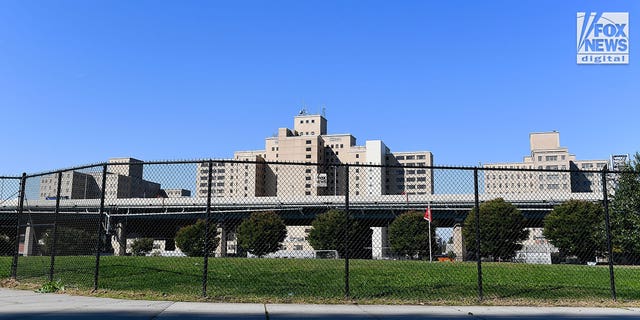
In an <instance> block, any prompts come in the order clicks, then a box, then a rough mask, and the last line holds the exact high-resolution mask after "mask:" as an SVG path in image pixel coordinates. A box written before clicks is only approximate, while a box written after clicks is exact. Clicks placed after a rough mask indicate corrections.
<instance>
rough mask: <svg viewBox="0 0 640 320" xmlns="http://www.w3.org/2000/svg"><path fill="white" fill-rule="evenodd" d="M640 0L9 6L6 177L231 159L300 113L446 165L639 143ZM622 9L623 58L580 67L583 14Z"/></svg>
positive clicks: (2, 26)
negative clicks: (547, 144) (533, 149)
mask: <svg viewBox="0 0 640 320" xmlns="http://www.w3.org/2000/svg"><path fill="white" fill-rule="evenodd" d="M639 9H640V4H639V2H631V1H598V2H594V1H481V2H472V1H465V2H463V1H443V2H435V1H415V2H413V1H227V2H222V1H219V2H218V1H79V0H78V1H29V0H27V1H25V0H19V1H10V0H3V1H1V2H0V117H1V119H2V125H0V134H1V136H2V146H3V148H2V149H3V152H2V154H3V156H2V157H0V174H4V175H18V174H20V173H21V172H23V171H26V172H38V171H46V170H49V169H57V168H61V167H70V166H75V165H81V164H87V163H94V162H101V161H105V160H106V159H108V158H110V157H123V156H133V157H137V158H139V159H143V160H165V159H200V158H209V157H213V158H226V157H230V156H232V154H233V151H235V150H252V149H261V148H264V138H265V137H267V136H271V135H272V134H274V133H275V132H277V128H279V127H292V126H293V119H292V117H293V116H294V115H295V114H297V112H298V111H299V110H300V109H301V108H302V107H303V106H306V108H307V109H308V111H309V112H311V113H319V112H320V111H321V109H322V107H323V106H324V107H326V116H327V118H328V121H329V132H330V133H347V132H348V133H351V134H353V135H354V136H356V137H357V138H358V143H359V144H364V141H366V140H372V139H382V140H384V141H385V143H386V144H387V145H388V146H389V147H390V148H391V149H392V151H412V150H429V151H432V152H433V154H434V160H435V164H437V165H476V164H478V163H489V162H505V161H521V160H522V157H523V156H525V155H527V154H528V153H529V149H528V148H529V146H528V143H529V140H528V137H529V133H530V132H539V131H551V130H558V131H560V133H561V136H560V141H561V144H562V145H563V146H566V147H568V148H569V151H570V152H572V153H574V154H576V156H577V157H578V159H602V158H608V156H609V155H610V154H612V153H634V152H636V151H639V150H640V143H639V142H640V140H639V139H638V138H639V137H640V129H638V125H637V124H638V121H639V120H638V119H640V105H639V102H640V90H638V89H640V86H639V85H640V69H639V68H638V63H640V56H638V54H637V52H638V51H637V50H640V45H636V41H634V39H635V35H636V34H640V32H639V31H638V27H639V26H640V22H638V23H636V21H639V20H636V17H640V10H639ZM578 11H609V12H615V11H624V12H629V16H630V18H629V20H630V31H629V34H630V61H631V62H630V64H629V65H624V66H604V65H600V66H585V65H577V64H576V62H575V60H576V12H578Z"/></svg>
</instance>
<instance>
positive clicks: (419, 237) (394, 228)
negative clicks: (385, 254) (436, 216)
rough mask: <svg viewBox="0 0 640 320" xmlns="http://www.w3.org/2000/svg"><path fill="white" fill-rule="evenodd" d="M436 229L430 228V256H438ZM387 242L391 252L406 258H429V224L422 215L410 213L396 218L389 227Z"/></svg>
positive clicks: (415, 212) (414, 212)
mask: <svg viewBox="0 0 640 320" xmlns="http://www.w3.org/2000/svg"><path fill="white" fill-rule="evenodd" d="M435 236H436V228H435V226H433V225H432V226H431V251H432V255H437V254H438V242H437V241H436V238H435ZM389 242H390V244H391V250H393V252H395V253H398V254H401V255H404V256H406V257H407V258H410V259H412V258H418V259H422V258H424V257H426V258H427V259H428V258H429V222H428V221H427V220H425V219H424V214H422V213H420V212H417V211H410V212H406V213H403V214H402V215H400V216H398V217H397V218H396V219H395V220H393V222H392V223H391V225H390V226H389Z"/></svg>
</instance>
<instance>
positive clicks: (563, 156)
mask: <svg viewBox="0 0 640 320" xmlns="http://www.w3.org/2000/svg"><path fill="white" fill-rule="evenodd" d="M565 159H566V157H565V155H561V156H560V160H565ZM538 161H542V156H538ZM544 161H558V156H557V155H549V156H545V157H544Z"/></svg>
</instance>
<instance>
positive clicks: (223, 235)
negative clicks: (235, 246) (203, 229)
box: [216, 223, 227, 257]
mask: <svg viewBox="0 0 640 320" xmlns="http://www.w3.org/2000/svg"><path fill="white" fill-rule="evenodd" d="M219 230H220V244H218V245H219V246H220V256H221V257H226V256H227V227H226V226H225V225H224V223H221V224H220V229H219ZM216 251H217V250H216Z"/></svg>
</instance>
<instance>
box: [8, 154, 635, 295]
mask: <svg viewBox="0 0 640 320" xmlns="http://www.w3.org/2000/svg"><path fill="white" fill-rule="evenodd" d="M598 169H599V170H592V171H588V170H577V169H575V168H573V169H571V170H544V169H524V168H505V167H489V166H485V167H482V168H480V167H478V168H464V167H458V168H454V167H425V166H377V165H346V164H329V165H327V164H311V163H277V162H275V163H268V162H264V161H231V160H204V161H174V162H142V161H137V160H134V159H128V158H125V159H114V160H110V161H109V162H108V163H104V164H99V165H94V166H86V167H80V168H74V169H69V170H62V171H55V172H49V173H43V174H37V175H24V176H23V177H21V178H20V177H0V198H1V200H0V201H2V204H1V206H0V207H1V209H2V211H1V212H0V214H1V216H0V224H1V225H0V250H1V251H0V252H1V253H2V255H3V257H0V268H1V269H0V273H1V274H2V275H3V277H6V278H8V277H11V278H15V279H17V280H18V281H24V282H33V283H45V282H47V281H53V280H60V281H61V282H62V283H64V284H65V286H67V287H70V288H77V289H79V290H113V291H123V292H144V293H147V294H149V295H152V296H153V295H158V296H167V295H170V296H177V297H182V298H185V299H187V298H188V297H192V298H193V297H197V296H207V297H210V298H212V299H215V300H220V301H283V302H287V301H315V302H323V301H326V302H330V301H337V300H341V299H344V298H350V299H355V300H363V301H371V302H382V303H384V302H431V303H439V302H442V303H447V302H461V301H477V300H478V299H479V300H496V301H518V300H523V301H531V300H545V301H546V300H556V301H557V300H559V299H560V300H579V299H592V300H601V299H607V298H609V299H614V300H615V299H618V298H620V299H625V300H637V299H640V290H639V289H640V288H639V286H638V283H639V281H638V280H640V270H638V268H637V267H636V265H637V264H638V263H639V262H640V258H639V255H638V253H639V252H640V233H639V231H638V230H640V229H639V228H640V182H639V181H640V179H639V176H638V174H637V173H635V172H633V171H622V172H611V171H607V169H606V168H598Z"/></svg>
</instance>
